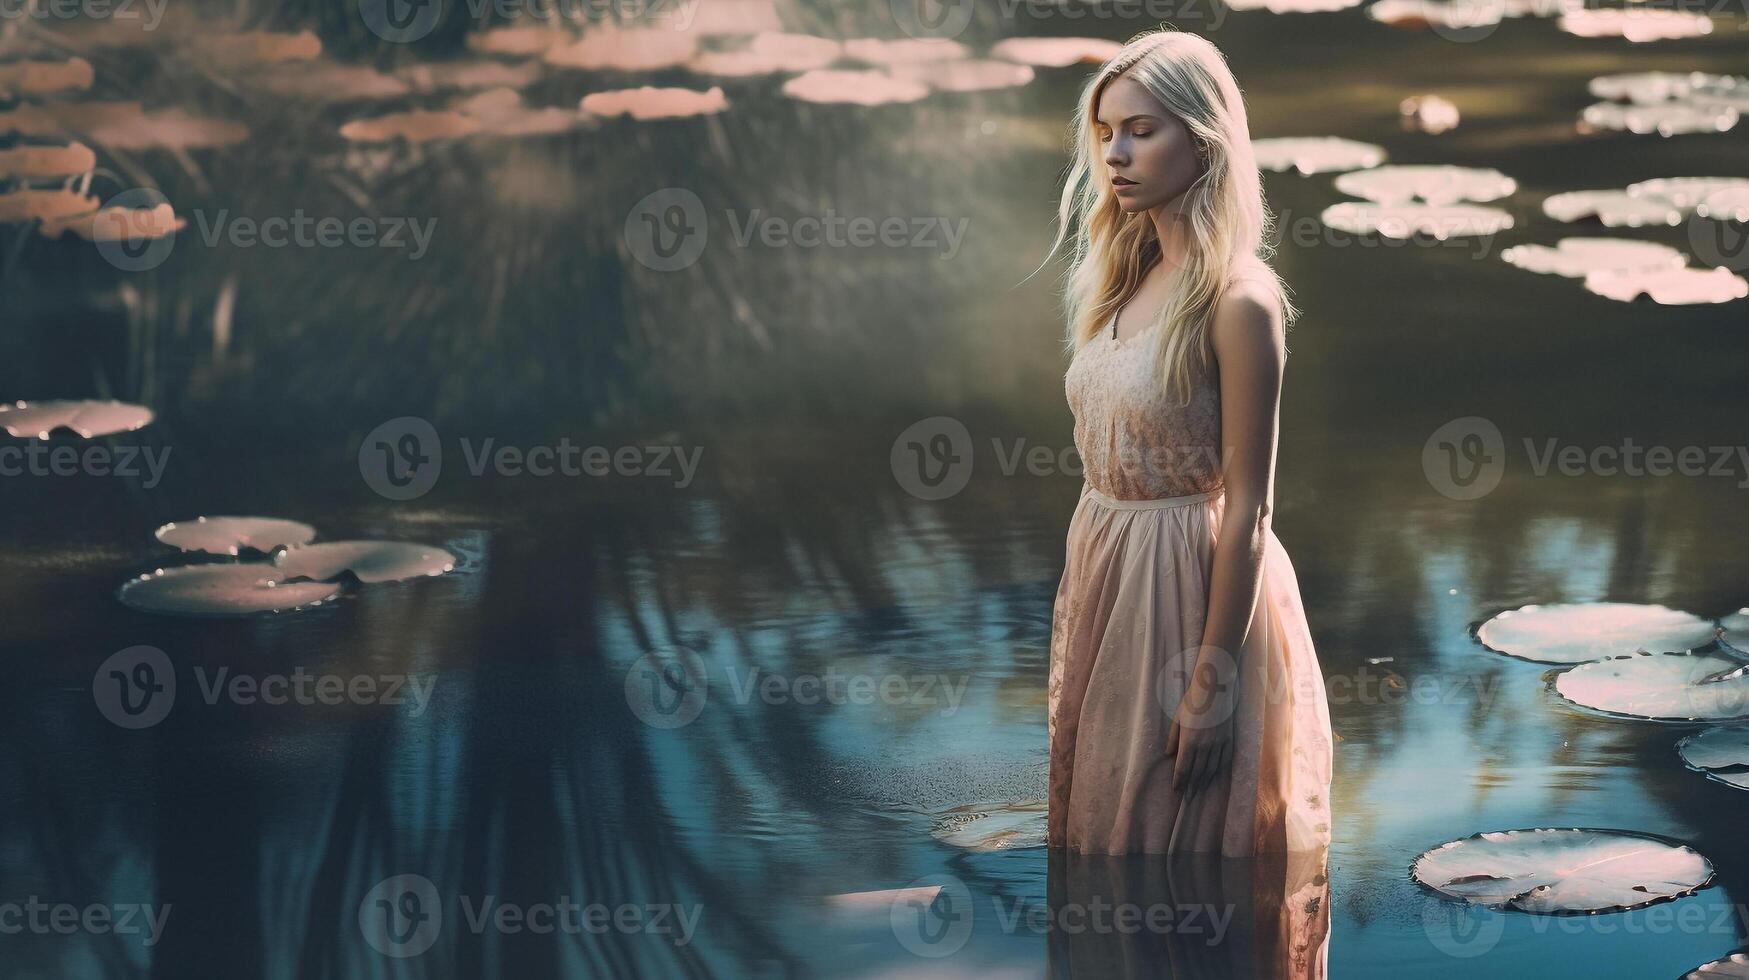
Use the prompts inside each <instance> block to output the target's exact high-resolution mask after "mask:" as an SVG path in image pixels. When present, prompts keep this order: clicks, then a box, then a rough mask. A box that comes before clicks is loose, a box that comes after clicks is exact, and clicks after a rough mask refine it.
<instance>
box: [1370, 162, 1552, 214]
mask: <svg viewBox="0 0 1749 980" xmlns="http://www.w3.org/2000/svg"><path fill="white" fill-rule="evenodd" d="M1336 189H1337V190H1339V191H1341V192H1342V193H1344V194H1349V195H1352V196H1354V197H1364V198H1366V199H1367V200H1369V201H1377V202H1378V203H1380V204H1408V203H1409V202H1411V201H1413V200H1416V199H1420V200H1422V201H1426V202H1427V203H1428V204H1436V205H1437V204H1457V203H1458V202H1460V201H1475V202H1486V201H1495V200H1499V199H1500V198H1502V197H1506V196H1508V195H1510V194H1511V193H1512V192H1513V191H1516V190H1517V189H1518V182H1517V181H1515V180H1513V179H1512V178H1511V177H1508V176H1506V175H1505V174H1503V173H1501V172H1500V171H1498V170H1495V169H1493V168H1491V167H1453V166H1447V165H1444V164H1439V165H1433V166H1422V165H1414V166H1401V165H1395V164H1392V165H1387V166H1383V167H1374V168H1372V169H1370V170H1356V171H1354V172H1352V173H1346V174H1343V175H1342V176H1340V177H1337V178H1336Z"/></svg>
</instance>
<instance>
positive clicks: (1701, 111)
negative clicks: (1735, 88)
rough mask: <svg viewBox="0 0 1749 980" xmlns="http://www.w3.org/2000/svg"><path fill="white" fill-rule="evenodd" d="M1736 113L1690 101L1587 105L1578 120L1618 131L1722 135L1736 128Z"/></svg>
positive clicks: (1675, 134) (1643, 133) (1596, 126)
mask: <svg viewBox="0 0 1749 980" xmlns="http://www.w3.org/2000/svg"><path fill="white" fill-rule="evenodd" d="M1737 118H1738V115H1737V110H1736V109H1734V108H1732V107H1731V106H1728V105H1716V104H1706V105H1693V104H1690V103H1687V102H1661V103H1658V104H1656V105H1620V104H1618V103H1615V102H1599V103H1597V104H1596V105H1591V106H1586V107H1585V110H1584V111H1583V112H1581V113H1580V114H1579V119H1580V121H1581V122H1582V123H1584V124H1585V125H1586V126H1589V127H1591V128H1592V129H1611V130H1615V131H1616V132H1629V133H1639V134H1641V135H1646V134H1649V133H1657V134H1658V135H1659V136H1678V135H1681V134H1683V133H1723V132H1726V131H1727V130H1729V129H1731V128H1732V127H1733V126H1735V125H1737Z"/></svg>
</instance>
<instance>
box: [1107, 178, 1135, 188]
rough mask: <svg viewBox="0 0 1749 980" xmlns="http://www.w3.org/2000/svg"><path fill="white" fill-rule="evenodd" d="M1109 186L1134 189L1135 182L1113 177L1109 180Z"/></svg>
mask: <svg viewBox="0 0 1749 980" xmlns="http://www.w3.org/2000/svg"><path fill="white" fill-rule="evenodd" d="M1111 186H1113V187H1134V186H1136V182H1135V181H1133V180H1131V179H1129V178H1128V177H1113V178H1111Z"/></svg>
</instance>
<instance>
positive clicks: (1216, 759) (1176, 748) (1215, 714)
mask: <svg viewBox="0 0 1749 980" xmlns="http://www.w3.org/2000/svg"><path fill="white" fill-rule="evenodd" d="M1237 679H1238V669H1237V665H1235V664H1234V663H1233V658H1232V657H1231V656H1229V655H1228V654H1227V653H1226V651H1224V650H1221V649H1219V648H1217V647H1203V648H1202V649H1201V650H1200V651H1199V652H1198V653H1197V658H1196V665H1195V666H1194V667H1192V668H1191V672H1190V677H1189V678H1188V683H1187V684H1186V685H1185V687H1184V695H1183V696H1182V697H1181V698H1180V699H1179V701H1178V710H1177V711H1176V712H1174V713H1173V715H1172V727H1171V729H1170V730H1169V731H1168V732H1167V733H1166V755H1167V757H1168V758H1172V759H1174V768H1173V773H1172V786H1173V788H1174V789H1177V790H1178V791H1179V792H1180V793H1197V792H1200V791H1201V790H1203V789H1204V788H1206V787H1208V786H1210V785H1212V784H1213V783H1214V781H1215V778H1216V777H1218V776H1219V775H1220V774H1221V773H1222V772H1223V771H1225V769H1226V768H1227V766H1229V765H1231V764H1232V761H1233V714H1234V711H1235V709H1236V708H1237V706H1238V690H1237V688H1238V685H1237V683H1236V681H1237Z"/></svg>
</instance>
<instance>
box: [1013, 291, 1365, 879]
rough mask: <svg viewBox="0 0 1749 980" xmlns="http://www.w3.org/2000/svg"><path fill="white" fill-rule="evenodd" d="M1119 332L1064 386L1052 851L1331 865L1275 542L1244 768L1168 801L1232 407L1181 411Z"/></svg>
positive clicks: (1326, 756) (1245, 664)
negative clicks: (1066, 509)
mask: <svg viewBox="0 0 1749 980" xmlns="http://www.w3.org/2000/svg"><path fill="white" fill-rule="evenodd" d="M1116 322H1117V318H1116V316H1115V315H1114V316H1113V317H1112V321H1111V323H1110V324H1108V326H1107V327H1106V328H1105V329H1104V330H1102V331H1101V333H1100V335H1099V336H1098V337H1096V338H1094V339H1093V340H1090V341H1088V342H1087V343H1086V344H1084V345H1082V346H1081V348H1080V349H1079V350H1077V351H1076V352H1075V356H1074V359H1073V360H1072V362H1071V363H1070V365H1069V369H1068V372H1067V374H1066V376H1065V379H1064V389H1065V392H1066V394H1067V395H1068V400H1069V406H1070V408H1071V410H1072V411H1073V412H1074V415H1075V446H1076V449H1077V450H1078V451H1079V452H1080V455H1081V461H1082V464H1083V466H1084V467H1085V480H1086V483H1085V485H1084V486H1083V488H1082V491H1081V498H1080V501H1079V503H1077V505H1076V507H1075V513H1074V517H1073V518H1072V519H1071V520H1070V522H1069V532H1068V553H1067V557H1066V564H1065V567H1064V570H1063V577H1062V580H1061V583H1060V585H1059V586H1058V589H1057V595H1056V601H1055V603H1054V606H1053V611H1052V622H1051V650H1050V678H1049V684H1048V690H1047V711H1048V721H1047V725H1048V730H1049V738H1050V777H1049V793H1050V796H1049V812H1048V822H1047V831H1046V833H1047V843H1048V844H1049V846H1051V847H1059V848H1067V849H1068V850H1069V851H1071V852H1075V853H1082V854H1105V855H1116V854H1130V853H1137V852H1141V853H1150V854H1207V853H1217V854H1219V855H1221V856H1224V857H1243V858H1249V857H1253V856H1256V855H1262V854H1286V853H1305V852H1321V851H1323V850H1324V849H1326V848H1328V846H1329V842H1330V770H1331V761H1332V759H1331V733H1330V716H1329V709H1328V707H1327V706H1326V704H1325V700H1324V680H1323V676H1322V674H1321V672H1320V669H1319V666H1318V660H1317V655H1316V652H1315V651H1314V650H1313V647H1312V637H1311V633H1310V631H1309V629H1308V628H1307V625H1306V617H1305V610H1304V609H1303V608H1302V606H1301V604H1300V592H1299V582H1298V580H1297V579H1296V578H1295V576H1294V569H1293V565H1292V564H1291V563H1290V562H1289V561H1288V556H1287V553H1286V552H1285V551H1284V550H1283V549H1282V546H1281V542H1280V541H1279V540H1277V539H1276V537H1275V533H1274V532H1273V531H1271V532H1269V534H1268V535H1267V540H1266V541H1265V551H1264V557H1263V570H1262V576H1261V586H1260V589H1259V593H1258V599H1257V607H1256V611H1255V613H1254V614H1253V616H1252V620H1251V628H1250V631H1249V633H1248V634H1247V637H1246V641H1245V645H1244V647H1243V649H1242V650H1241V651H1240V652H1239V654H1238V656H1237V657H1236V658H1235V659H1236V662H1237V666H1238V680H1237V696H1236V698H1235V702H1236V707H1235V713H1234V721H1233V739H1234V745H1233V752H1232V759H1231V762H1230V763H1229V764H1228V765H1227V766H1226V767H1225V769H1224V771H1223V772H1222V773H1220V775H1218V776H1217V777H1216V778H1215V779H1214V781H1213V782H1212V783H1211V784H1210V785H1208V786H1206V787H1205V788H1203V789H1202V791H1200V792H1197V793H1192V794H1189V795H1188V797H1186V796H1182V795H1181V794H1180V793H1179V792H1178V791H1177V790H1175V789H1174V788H1173V786H1172V776H1173V768H1174V761H1173V760H1172V759H1171V758H1169V757H1168V756H1167V755H1166V737H1167V734H1168V732H1169V730H1170V727H1171V723H1172V718H1173V715H1174V713H1175V712H1176V710H1177V707H1178V703H1179V699H1180V698H1181V697H1182V696H1183V694H1184V691H1185V688H1186V683H1185V682H1186V679H1187V678H1188V676H1189V673H1190V670H1191V668H1192V667H1193V666H1194V664H1195V662H1196V657H1197V649H1198V646H1199V645H1200V644H1201V642H1202V630H1203V623H1204V619H1205V617H1206V615H1207V612H1208V588H1209V575H1210V572H1211V570H1212V559H1213V555H1214V545H1215V541H1216V540H1217V539H1218V538H1219V536H1220V528H1221V514H1222V508H1223V504H1224V502H1225V498H1224V497H1223V495H1222V487H1221V452H1220V449H1219V447H1220V445H1221V439H1220V393H1219V390H1218V387H1217V386H1216V384H1215V383H1214V382H1213V379H1209V378H1204V379H1202V380H1201V381H1200V382H1199V383H1198V384H1197V385H1196V386H1195V387H1194V390H1193V393H1192V397H1191V399H1190V403H1189V404H1188V405H1186V406H1178V405H1176V404H1172V403H1171V402H1170V401H1169V400H1168V399H1167V398H1166V396H1165V392H1164V390H1163V386H1162V385H1161V383H1160V380H1159V378H1158V376H1157V374H1156V371H1155V368H1154V364H1153V362H1152V358H1151V357H1150V356H1149V354H1148V344H1147V343H1146V342H1145V341H1146V340H1147V338H1146V336H1145V335H1138V336H1137V337H1135V338H1132V339H1131V340H1130V341H1127V342H1125V341H1120V340H1118V339H1117V336H1116V333H1115V330H1116ZM1150 329H1158V327H1154V328H1150ZM1276 888H1280V884H1279V883H1278V884H1277V885H1276Z"/></svg>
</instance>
